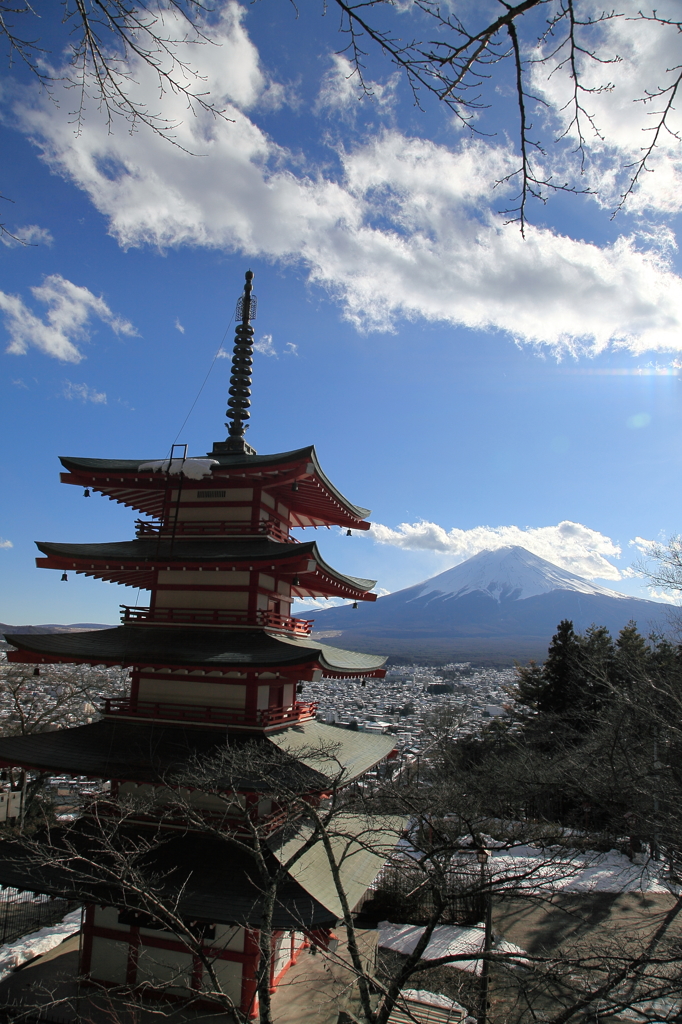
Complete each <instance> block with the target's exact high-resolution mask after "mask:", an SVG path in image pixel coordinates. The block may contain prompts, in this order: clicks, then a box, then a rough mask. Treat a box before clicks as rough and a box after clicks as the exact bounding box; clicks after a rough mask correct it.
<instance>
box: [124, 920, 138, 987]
mask: <svg viewBox="0 0 682 1024" xmlns="http://www.w3.org/2000/svg"><path fill="white" fill-rule="evenodd" d="M139 958H140V929H139V928H136V927H135V925H132V926H131V928H130V937H129V939H128V963H127V965H126V985H130V987H131V988H133V987H134V986H135V985H136V984H137V961H138V960H139Z"/></svg>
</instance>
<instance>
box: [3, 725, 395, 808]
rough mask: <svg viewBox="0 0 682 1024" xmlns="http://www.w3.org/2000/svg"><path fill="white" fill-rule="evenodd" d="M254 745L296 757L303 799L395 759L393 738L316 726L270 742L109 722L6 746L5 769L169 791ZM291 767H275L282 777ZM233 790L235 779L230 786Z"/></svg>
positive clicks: (295, 781)
mask: <svg viewBox="0 0 682 1024" xmlns="http://www.w3.org/2000/svg"><path fill="white" fill-rule="evenodd" d="M254 742H256V743H260V744H266V745H269V746H270V747H273V746H274V747H276V748H277V749H278V750H281V751H283V752H284V753H285V754H289V755H290V756H291V783H290V784H291V785H292V786H294V785H296V786H299V785H300V786H301V787H302V788H303V789H304V790H305V791H308V790H310V791H321V790H325V789H327V788H328V787H329V785H330V783H331V782H332V780H335V781H337V782H338V781H339V775H340V776H341V778H340V781H341V782H342V783H343V784H344V785H346V784H348V783H350V782H353V781H354V779H357V778H359V777H360V776H361V775H363V774H364V773H365V772H366V771H368V770H369V769H370V768H372V767H374V765H376V764H378V763H379V761H381V760H383V758H385V757H387V756H388V754H390V753H391V751H392V749H393V746H394V740H393V737H392V736H384V735H381V734H374V733H363V732H356V731H354V730H351V729H346V728H344V727H341V726H335V725H327V724H326V723H324V722H317V721H315V720H311V721H308V722H303V723H301V724H300V725H297V726H294V727H292V728H290V729H287V730H286V731H283V732H279V733H275V734H270V735H267V736H263V735H260V736H259V735H255V736H249V737H245V736H244V735H243V734H237V735H230V736H229V738H228V740H227V741H226V736H225V733H222V734H221V735H217V734H216V733H215V731H211V730H210V729H201V728H187V727H184V726H181V725H155V724H150V723H144V722H139V723H138V722H130V721H116V720H114V719H103V720H102V721H99V722H93V723H92V724H91V725H80V726H76V727H75V728H73V729H58V730H57V731H56V732H46V733H38V734H35V735H30V736H4V737H2V738H0V764H2V765H5V766H7V767H22V768H31V769H33V770H35V771H40V772H48V773H50V774H55V775H74V776H81V775H85V776H87V777H89V778H96V779H108V780H112V781H118V782H137V783H140V784H152V785H153V784H161V785H167V784H168V780H169V777H172V776H176V777H178V776H182V774H183V772H184V773H186V772H187V771H188V770H191V769H192V767H193V766H196V764H197V760H201V759H202V758H210V757H215V756H217V755H219V754H220V753H221V751H224V750H225V749H226V746H227V743H229V748H230V750H234V749H235V748H237V747H239V746H240V745H242V744H245V743H247V744H253V743H254ZM286 763H287V760H286V759H284V760H282V759H281V758H278V759H277V761H276V762H274V761H273V764H274V765H275V766H276V770H277V773H278V780H277V781H278V782H280V783H281V781H282V779H281V775H280V773H281V772H282V771H284V770H285V767H286ZM226 786H227V788H228V789H231V788H233V786H234V779H231V780H229V783H227V782H226ZM239 788H243V789H244V790H253V791H256V790H262V789H264V788H267V780H264V779H263V778H260V779H256V778H247V777H244V778H243V779H241V780H240V783H239Z"/></svg>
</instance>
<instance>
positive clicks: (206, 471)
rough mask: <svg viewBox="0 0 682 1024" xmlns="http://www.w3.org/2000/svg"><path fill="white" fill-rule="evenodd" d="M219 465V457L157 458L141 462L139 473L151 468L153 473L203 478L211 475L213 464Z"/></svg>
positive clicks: (196, 478) (192, 478) (190, 478)
mask: <svg viewBox="0 0 682 1024" xmlns="http://www.w3.org/2000/svg"><path fill="white" fill-rule="evenodd" d="M218 465H220V463H219V462H218V460H217V459H156V460H155V461H154V462H141V463H140V465H139V466H138V467H137V469H138V472H139V473H142V472H143V471H144V470H145V469H150V470H151V471H152V472H153V473H156V472H163V473H170V475H171V476H177V475H178V474H179V473H182V475H183V476H186V477H187V478H188V479H189V480H203V478H204V477H205V476H210V475H211V469H212V468H213V466H218Z"/></svg>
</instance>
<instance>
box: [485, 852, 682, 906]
mask: <svg viewBox="0 0 682 1024" xmlns="http://www.w3.org/2000/svg"><path fill="white" fill-rule="evenodd" d="M488 868H489V870H490V874H491V876H492V880H493V884H494V886H495V889H496V890H498V891H499V890H502V889H504V888H505V887H506V888H509V889H514V890H515V891H516V890H518V892H519V895H523V894H530V893H539V892H542V893H547V892H550V893H551V892H584V893H591V892H611V893H627V892H633V893H634V892H638V893H674V892H677V890H678V888H679V887H676V886H673V885H672V884H671V883H670V881H669V880H667V879H666V878H665V864H664V863H663V862H662V861H655V860H651V859H649V860H647V861H646V862H645V863H644V864H633V863H632V862H631V861H630V859H629V858H628V857H626V856H625V854H623V853H621V852H620V851H619V850H609V852H608V853H596V852H594V851H588V852H587V853H573V854H571V852H570V851H566V850H558V849H553V850H539V849H538V848H537V847H534V846H517V847H515V848H514V849H511V850H504V851H494V852H493V853H492V856H491V858H490V860H489V861H488Z"/></svg>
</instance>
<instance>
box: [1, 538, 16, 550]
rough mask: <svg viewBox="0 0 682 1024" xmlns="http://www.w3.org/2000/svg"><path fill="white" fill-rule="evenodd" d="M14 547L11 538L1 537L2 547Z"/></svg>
mask: <svg viewBox="0 0 682 1024" xmlns="http://www.w3.org/2000/svg"><path fill="white" fill-rule="evenodd" d="M13 547H14V544H13V543H12V541H11V540H3V539H2V537H0V548H13Z"/></svg>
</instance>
